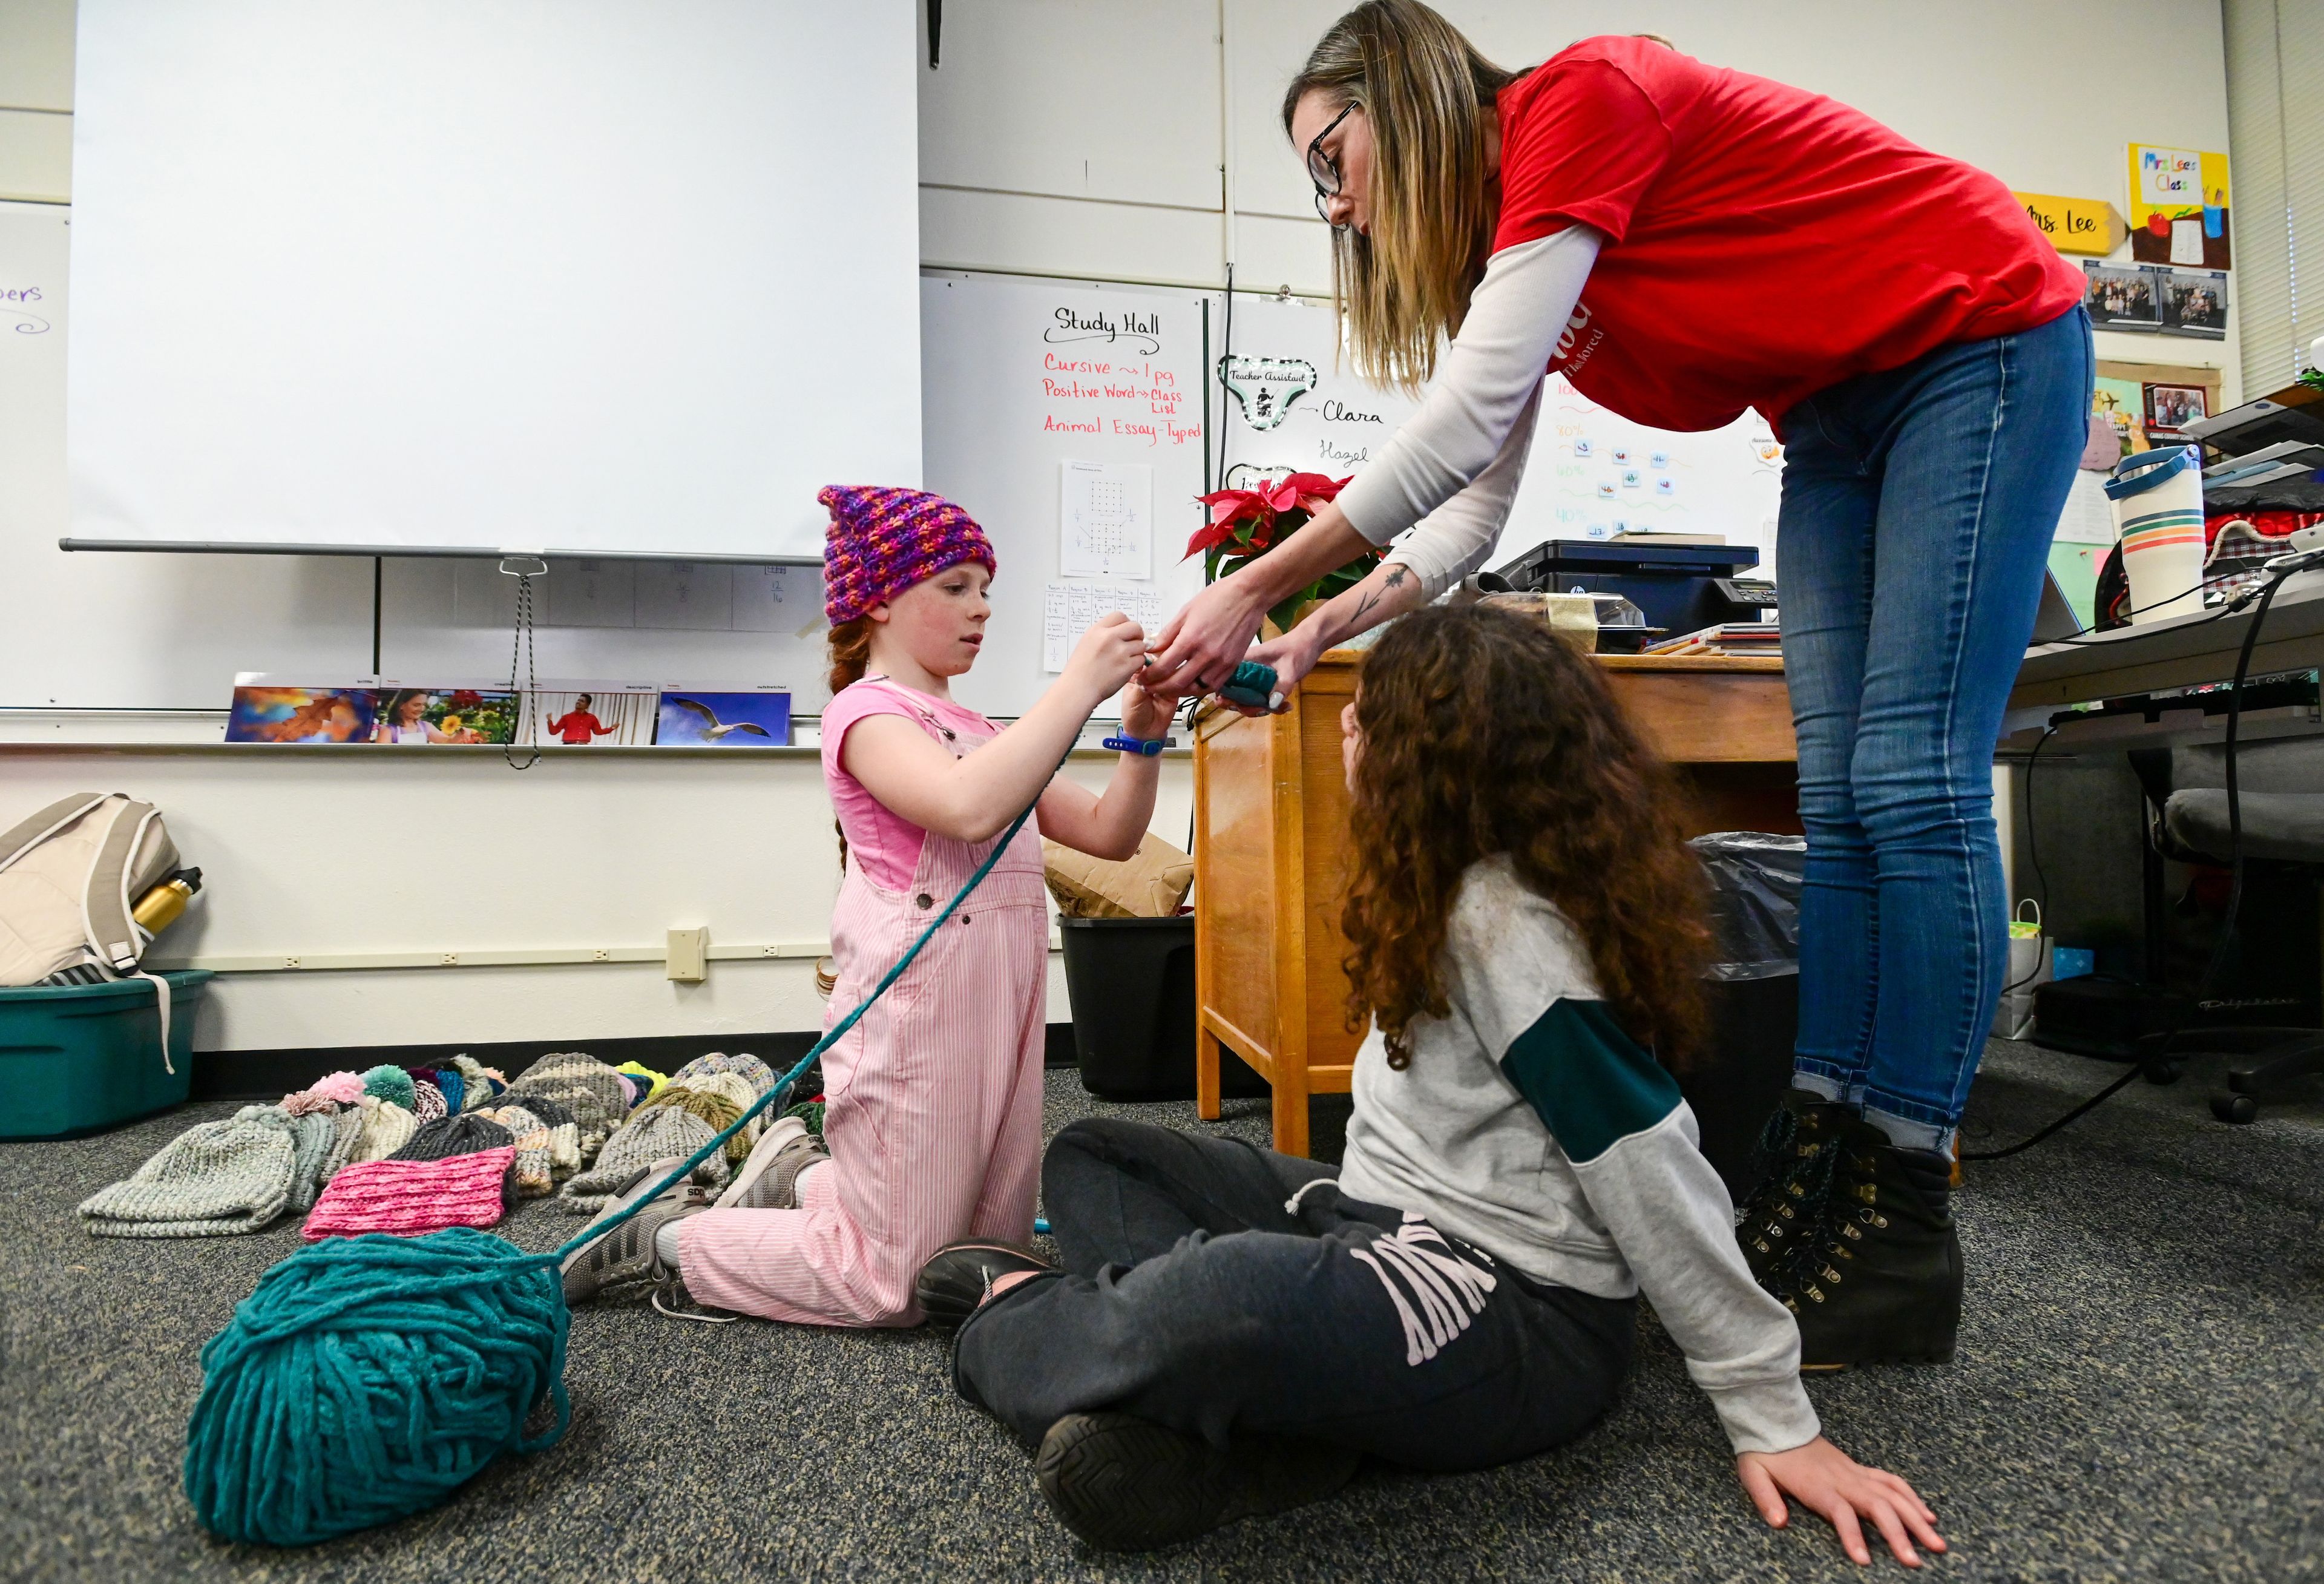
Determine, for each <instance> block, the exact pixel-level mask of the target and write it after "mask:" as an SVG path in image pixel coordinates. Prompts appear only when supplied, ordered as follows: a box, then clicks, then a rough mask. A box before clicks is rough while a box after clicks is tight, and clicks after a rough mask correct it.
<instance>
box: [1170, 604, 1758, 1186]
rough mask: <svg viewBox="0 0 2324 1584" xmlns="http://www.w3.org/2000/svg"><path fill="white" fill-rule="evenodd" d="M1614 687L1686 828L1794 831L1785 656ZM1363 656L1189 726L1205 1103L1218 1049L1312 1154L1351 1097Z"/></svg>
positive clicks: (1606, 663)
mask: <svg viewBox="0 0 2324 1584" xmlns="http://www.w3.org/2000/svg"><path fill="white" fill-rule="evenodd" d="M1598 662H1599V664H1600V665H1601V666H1603V667H1604V668H1605V669H1606V671H1607V673H1608V676H1607V679H1608V681H1609V682H1610V683H1611V684H1612V685H1613V687H1614V693H1615V695H1616V696H1617V697H1618V698H1619V699H1620V700H1621V701H1622V703H1623V705H1625V706H1626V707H1627V708H1628V709H1629V711H1630V712H1631V714H1632V716H1633V718H1634V719H1635V720H1637V723H1638V724H1639V725H1640V727H1641V728H1642V729H1643V730H1644V731H1645V732H1646V736H1647V738H1648V739H1649V740H1650V741H1652V742H1653V743H1654V744H1655V747H1656V748H1658V749H1660V750H1661V751H1662V752H1663V754H1664V755H1665V757H1666V758H1667V759H1669V760H1671V761H1672V762H1673V763H1674V764H1675V765H1677V766H1678V767H1679V769H1680V772H1681V774H1682V775H1683V777H1684V778H1685V779H1686V781H1687V783H1688V790H1689V792H1690V794H1691V802H1692V807H1691V808H1690V810H1689V818H1688V830H1689V832H1690V833H1701V832H1704V831H1726V830H1757V831H1786V832H1796V831H1797V830H1798V829H1799V828H1800V824H1799V806H1798V798H1797V794H1796V790H1795V778H1796V764H1795V760H1796V758H1797V754H1796V751H1795V750H1794V745H1793V741H1792V709H1791V699H1790V695H1788V694H1787V693H1786V692H1785V690H1784V665H1783V661H1782V660H1780V659H1777V658H1772V657H1751V658H1736V659H1715V658H1689V659H1664V658H1647V657H1644V656H1632V655H1601V656H1600V657H1598ZM1362 664H1363V655H1362V654H1361V653H1360V651H1356V650H1351V649H1333V651H1331V652H1330V653H1328V654H1326V655H1325V656H1324V657H1323V659H1322V661H1321V662H1319V663H1318V664H1317V666H1316V668H1315V669H1314V672H1312V673H1311V674H1310V675H1309V676H1308V677H1307V678H1306V680H1305V681H1304V682H1302V683H1301V684H1300V685H1299V686H1298V687H1297V689H1296V690H1295V691H1294V692H1293V694H1292V696H1291V700H1290V704H1289V707H1287V708H1286V710H1285V711H1284V712H1283V713H1282V714H1278V715H1272V716H1268V717H1265V718H1259V719H1254V718H1251V717H1248V716H1244V715H1240V714H1235V713H1234V712H1233V711H1231V710H1223V709H1218V708H1215V707H1213V709H1211V710H1209V711H1208V712H1206V713H1204V714H1200V715H1198V716H1197V717H1196V720H1195V723H1194V824H1195V825H1196V827H1197V829H1196V832H1195V837H1194V995H1195V1003H1196V1008H1197V1012H1196V1018H1195V1032H1194V1044H1195V1053H1194V1073H1195V1091H1194V1093H1195V1109H1196V1110H1197V1111H1199V1112H1200V1114H1201V1115H1203V1116H1204V1117H1209V1118H1216V1117H1217V1116H1218V1114H1219V1052H1220V1049H1221V1047H1222V1046H1223V1047H1225V1048H1226V1049H1229V1050H1231V1051H1233V1052H1234V1053H1235V1054H1237V1055H1239V1056H1240V1057H1241V1058H1242V1059H1243V1060H1244V1061H1246V1062H1248V1063H1250V1065H1251V1066H1252V1067H1253V1068H1254V1069H1255V1070H1256V1071H1257V1072H1258V1073H1259V1075H1260V1076H1261V1077H1263V1078H1265V1079H1266V1080H1267V1081H1268V1083H1270V1084H1271V1085H1272V1086H1273V1087H1274V1091H1275V1147H1276V1148H1277V1149H1279V1150H1281V1151H1283V1152H1284V1153H1285V1154H1286V1155H1299V1156H1304V1155H1305V1154H1306V1153H1307V1098H1308V1096H1309V1095H1311V1094H1344V1093H1346V1092H1347V1091H1348V1089H1349V1085H1350V1081H1351V1077H1352V1075H1353V1072H1354V1068H1353V1063H1354V1060H1355V1054H1356V1045H1357V1043H1358V1036H1357V1035H1356V1034H1354V1033H1352V1032H1351V1031H1350V1030H1349V1028H1348V1027H1347V975H1346V972H1345V971H1344V970H1342V967H1341V965H1340V964H1341V960H1342V958H1343V957H1345V956H1346V954H1347V950H1348V945H1347V940H1346V937H1345V936H1343V935H1341V933H1340V905H1341V897H1342V889H1343V888H1344V887H1345V885H1346V883H1347V842H1346V839H1345V838H1346V833H1347V828H1348V790H1347V786H1346V783H1345V781H1344V780H1343V779H1342V775H1341V769H1340V709H1341V706H1342V705H1345V704H1346V703H1347V702H1348V700H1349V699H1350V698H1351V696H1353V695H1354V693H1355V687H1356V677H1357V673H1358V671H1359V670H1360V668H1361V666H1362Z"/></svg>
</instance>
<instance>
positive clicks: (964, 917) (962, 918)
mask: <svg viewBox="0 0 2324 1584" xmlns="http://www.w3.org/2000/svg"><path fill="white" fill-rule="evenodd" d="M960 921H961V922H962V923H963V924H966V923H967V922H968V915H967V914H965V913H964V914H962V915H961V916H960Z"/></svg>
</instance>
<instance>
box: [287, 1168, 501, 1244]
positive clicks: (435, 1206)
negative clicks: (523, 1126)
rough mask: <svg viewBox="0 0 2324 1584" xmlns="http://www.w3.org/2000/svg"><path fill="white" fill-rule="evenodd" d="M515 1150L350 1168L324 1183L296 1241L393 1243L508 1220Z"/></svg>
mask: <svg viewBox="0 0 2324 1584" xmlns="http://www.w3.org/2000/svg"><path fill="white" fill-rule="evenodd" d="M515 1160H516V1147H515V1146H513V1145H507V1144H504V1145H502V1146H501V1147H499V1148H497V1149H486V1150H477V1151H472V1152H471V1153H469V1154H467V1155H456V1156H447V1158H445V1159H442V1160H428V1161H400V1160H384V1161H358V1162H357V1163H356V1164H355V1165H351V1166H349V1167H348V1168H347V1169H346V1171H344V1172H341V1173H340V1174H338V1175H337V1176H336V1177H334V1178H332V1179H331V1185H330V1186H329V1187H327V1188H326V1189H324V1190H323V1196H322V1198H321V1199H319V1200H318V1201H317V1202H316V1204H315V1213H314V1214H312V1215H310V1216H309V1217H308V1218H307V1224H306V1226H304V1227H303V1228H301V1229H300V1232H299V1236H300V1237H301V1238H303V1239H306V1240H307V1241H308V1242H309V1243H315V1242H319V1241H320V1240H321V1239H325V1238H328V1237H331V1236H333V1235H335V1234H336V1235H340V1236H351V1235H353V1234H355V1233H359V1232H388V1233H392V1234H393V1235H394V1236H396V1237H399V1238H410V1237H417V1236H419V1235H420V1233H423V1232H439V1231H442V1230H443V1229H445V1228H446V1227H490V1226H494V1225H497V1224H498V1223H499V1221H500V1219H501V1217H502V1216H503V1215H505V1214H507V1213H508V1205H509V1195H508V1192H507V1190H508V1182H509V1177H510V1174H511V1173H510V1168H511V1167H512V1165H513V1164H514V1162H515Z"/></svg>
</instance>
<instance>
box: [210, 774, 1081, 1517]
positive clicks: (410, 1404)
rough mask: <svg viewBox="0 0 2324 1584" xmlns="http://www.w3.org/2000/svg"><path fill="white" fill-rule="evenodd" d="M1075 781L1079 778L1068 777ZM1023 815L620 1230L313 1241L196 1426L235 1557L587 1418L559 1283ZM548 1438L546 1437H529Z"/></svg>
mask: <svg viewBox="0 0 2324 1584" xmlns="http://www.w3.org/2000/svg"><path fill="white" fill-rule="evenodd" d="M1061 768H1062V767H1061ZM1032 817H1033V810H1032V809H1031V808H1029V807H1028V808H1027V809H1026V810H1025V812H1024V813H1023V814H1020V815H1018V816H1017V820H1016V823H1015V824H1011V825H1010V827H1009V829H1008V831H1007V833H1005V834H1004V835H1002V837H1001V840H1000V841H998V842H996V843H993V847H992V851H991V852H990V853H989V854H987V855H986V857H985V860H984V861H983V862H982V864H980V865H978V866H977V869H976V872H975V873H973V874H972V875H970V876H969V877H968V882H967V884H965V885H964V886H962V887H961V889H960V892H959V894H958V895H957V896H955V897H954V898H953V899H952V900H951V901H950V902H947V903H946V904H945V908H944V911H943V912H941V913H939V914H937V915H936V918H935V919H934V920H933V921H932V922H931V923H930V924H929V925H928V926H927V929H925V930H923V931H922V932H921V934H920V935H919V938H918V939H917V940H915V941H914V942H913V943H912V944H911V948H910V949H909V950H908V951H907V952H906V953H904V954H903V955H902V956H901V957H900V958H899V959H897V962H896V965H895V966H894V967H892V968H890V969H889V970H888V972H886V973H885V974H884V975H882V976H881V980H880V982H879V983H878V984H876V985H874V986H873V987H872V989H871V994H870V995H868V996H865V997H864V998H863V999H862V1001H861V1002H859V1003H858V1004H857V1005H856V1007H855V1008H854V1009H853V1011H851V1012H849V1013H848V1014H847V1016H846V1017H844V1018H841V1019H840V1020H839V1022H838V1023H837V1024H835V1025H834V1026H833V1027H832V1029H831V1031H830V1032H829V1033H827V1034H825V1036H823V1037H822V1038H821V1039H819V1040H817V1041H816V1042H815V1045H814V1047H813V1048H812V1049H810V1050H809V1051H808V1052H807V1054H806V1055H804V1056H802V1057H800V1058H799V1060H798V1065H796V1066H794V1067H793V1068H792V1069H791V1070H790V1071H789V1072H788V1073H786V1074H785V1075H784V1076H783V1077H782V1078H781V1080H779V1082H776V1083H774V1084H773V1085H772V1086H770V1088H769V1089H768V1091H767V1092H766V1093H764V1094H762V1095H761V1096H760V1097H759V1099H758V1101H757V1102H756V1103H755V1104H753V1105H752V1107H751V1108H750V1109H749V1110H745V1111H744V1112H743V1113H742V1115H741V1116H740V1117H737V1118H736V1119H734V1120H733V1122H732V1123H731V1124H729V1125H728V1126H727V1127H726V1128H724V1130H723V1131H722V1132H720V1133H719V1135H718V1136H717V1137H715V1138H713V1139H711V1140H710V1141H709V1142H708V1143H707V1144H705V1145H704V1146H703V1147H701V1148H700V1149H697V1150H696V1151H695V1153H694V1154H693V1156H691V1157H690V1158H688V1159H687V1160H686V1161H685V1162H684V1163H683V1164H681V1165H678V1167H677V1169H676V1170H674V1171H672V1172H670V1173H669V1174H668V1175H667V1176H665V1177H664V1178H663V1179H662V1180H661V1182H660V1183H658V1184H656V1186H655V1188H654V1189H653V1191H652V1193H646V1194H643V1195H641V1196H640V1197H639V1198H638V1199H637V1201H636V1202H633V1203H632V1204H631V1205H630V1207H629V1208H628V1209H626V1210H624V1211H622V1213H621V1214H619V1215H617V1216H614V1217H613V1218H612V1219H611V1220H606V1221H604V1222H600V1223H597V1224H595V1225H593V1226H591V1227H590V1228H589V1229H586V1231H584V1232H583V1233H581V1234H580V1235H579V1236H577V1237H575V1238H573V1239H569V1240H568V1241H567V1242H566V1243H565V1244H563V1245H562V1246H560V1247H559V1248H557V1249H556V1250H555V1251H554V1252H552V1253H549V1254H527V1253H525V1252H524V1251H523V1250H522V1249H521V1248H517V1246H516V1245H515V1244H513V1243H511V1242H510V1241H508V1239H505V1238H498V1237H494V1236H493V1235H492V1234H491V1233H489V1232H480V1231H477V1230H476V1229H474V1228H470V1227H455V1228H452V1229H448V1230H446V1231H441V1232H430V1233H429V1234H427V1235H426V1236H425V1237H419V1238H394V1237H390V1236H388V1235H386V1234H384V1233H380V1232H367V1233H364V1235H362V1236H360V1237H355V1238H327V1239H323V1240H322V1241H321V1242H319V1243H314V1244H309V1246H307V1247H306V1248H301V1249H300V1250H299V1251H298V1252H297V1253H295V1254H293V1255H291V1257H289V1258H287V1259H284V1260H282V1261H281V1263H280V1264H277V1265H275V1266H273V1267H272V1268H271V1269H269V1270H268V1271H267V1273H266V1274H265V1275H263V1276H261V1277H260V1278H259V1280H258V1285H257V1287H256V1288H255V1289H254V1291H253V1292H252V1293H251V1294H250V1296H249V1297H247V1298H245V1299H244V1300H243V1301H242V1302H241V1303H238V1304H236V1305H235V1312H234V1318H233V1319H231V1320H229V1321H228V1322H226V1328H225V1329H224V1330H222V1331H219V1332H218V1334H217V1335H216V1336H215V1337H212V1338H211V1339H210V1340H209V1341H208V1342H207V1343H206V1344H204V1346H203V1348H202V1391H201V1395H200V1396H199V1397H198V1399H196V1401H195V1403H194V1411H193V1414H192V1415H191V1417H190V1418H189V1420H188V1421H187V1424H186V1460H185V1484H186V1498H187V1500H188V1501H189V1502H191V1503H192V1504H193V1508H194V1515H195V1516H196V1517H197V1518H198V1519H199V1520H200V1521H201V1524H202V1527H204V1528H205V1529H208V1531H209V1532H210V1533H213V1534H216V1535H217V1536H218V1537H219V1538H221V1539H224V1540H231V1541H238V1542H242V1543H256V1544H264V1545H310V1544H312V1543H315V1542H317V1541H321V1540H328V1539H331V1538H333V1537H334V1536H336V1535H340V1534H346V1533H352V1532H354V1531H355V1530H358V1529H367V1528H370V1527H372V1526H373V1525H374V1524H385V1523H389V1522H392V1520H394V1519H397V1518H401V1517H408V1516H410V1515H411V1514H414V1513H421V1512H425V1511H427V1510H428V1509H429V1508H430V1507H433V1506H438V1504H440V1503H442V1502H443V1501H445V1500H446V1499H447V1498H448V1497H450V1496H451V1495H452V1493H453V1492H454V1491H456V1490H457V1489H458V1488H459V1487H460V1486H461V1485H463V1484H465V1483H466V1481H467V1480H468V1479H470V1478H473V1477H475V1475H476V1474H477V1473H478V1472H479V1471H481V1470H482V1469H484V1466H485V1465H486V1464H488V1463H490V1462H491V1461H492V1460H493V1459H494V1458H496V1457H498V1456H499V1455H500V1454H501V1453H503V1452H504V1451H516V1452H532V1451H539V1450H541V1449H543V1448H545V1447H548V1446H550V1445H553V1444H554V1443H555V1442H556V1441H558V1438H560V1437H561V1436H563V1435H564V1433H565V1429H566V1425H567V1423H568V1422H569V1421H570V1419H571V1409H570V1406H569V1404H567V1400H566V1395H565V1339H566V1332H567V1327H568V1326H569V1324H570V1323H571V1319H572V1316H571V1314H570V1312H568V1311H567V1308H566V1306H565V1287H564V1283H563V1279H562V1278H561V1276H560V1275H559V1274H558V1266H560V1265H561V1264H562V1263H563V1261H564V1259H565V1257H567V1255H569V1254H571V1253H573V1252H574V1251H576V1249H579V1248H584V1247H586V1245H588V1244H589V1243H592V1242H594V1241H595V1240H596V1239H598V1238H600V1237H603V1236H605V1235H606V1234H608V1233H610V1232H612V1231H613V1229H615V1228H616V1227H619V1226H620V1225H621V1224H622V1222H624V1221H626V1220H629V1219H630V1218H631V1217H632V1216H634V1215H637V1214H639V1213H640V1212H641V1211H643V1210H644V1209H645V1208H646V1207H647V1205H648V1204H650V1202H652V1200H653V1199H654V1197H655V1196H656V1195H658V1194H659V1193H661V1191H662V1190H663V1189H665V1188H668V1187H669V1186H670V1185H671V1184H673V1183H678V1182H680V1181H683V1180H684V1178H685V1177H686V1175H687V1174H688V1173H689V1172H691V1171H693V1170H694V1168H695V1167H696V1166H698V1165H701V1164H702V1163H703V1162H704V1161H705V1160H707V1159H709V1158H710V1156H711V1155H712V1154H713V1153H714V1152H715V1151H717V1150H720V1149H724V1147H726V1141H727V1140H728V1139H730V1138H732V1137H733V1136H734V1135H735V1134H737V1133H739V1132H741V1131H742V1129H743V1128H746V1127H748V1126H749V1125H750V1123H751V1121H752V1119H753V1118H755V1117H757V1116H758V1115H759V1114H760V1113H761V1112H762V1111H764V1110H767V1109H768V1108H769V1107H770V1106H778V1105H781V1104H787V1103H788V1101H789V1097H790V1092H791V1090H792V1088H793V1086H794V1085H796V1084H797V1083H798V1080H799V1077H800V1075H801V1074H802V1073H805V1072H806V1071H807V1068H808V1067H809V1066H810V1065H812V1064H814V1063H815V1062H816V1060H817V1059H818V1058H819V1057H820V1056H821V1055H822V1054H823V1053H824V1052H825V1051H826V1050H828V1049H829V1048H830V1047H831V1046H832V1045H835V1044H836V1043H837V1042H838V1041H839V1040H840V1038H841V1037H842V1036H844V1035H845V1034H846V1033H847V1032H848V1030H850V1029H852V1028H853V1027H855V1025H856V1024H857V1023H858V1022H859V1021H861V1020H862V1017H863V1015H864V1014H865V1013H866V1012H868V1011H870V1010H871V1007H872V1004H873V1003H874V1002H876V1001H877V1000H879V999H880V998H881V996H883V995H885V994H887V993H888V990H889V987H890V986H891V985H893V984H894V983H895V982H896V981H897V980H899V979H900V978H902V977H903V973H904V971H905V970H906V969H907V968H909V967H910V966H911V965H912V961H913V959H914V958H916V957H918V955H919V954H920V951H921V949H922V948H923V947H925V946H926V945H927V944H928V942H929V941H931V940H933V939H934V938H935V937H936V931H937V930H939V929H941V928H942V927H943V926H945V923H946V922H947V921H949V920H950V919H951V917H952V916H953V914H954V911H955V910H957V909H958V908H959V907H960V905H961V904H962V903H963V902H964V901H966V900H967V899H968V897H969V893H970V892H972V891H973V890H975V889H976V888H977V887H978V886H979V885H981V884H982V883H983V880H984V877H985V876H986V875H988V874H990V873H991V871H992V866H993V865H994V864H995V863H996V862H998V861H1000V858H1001V854H1002V853H1003V852H1007V851H1008V849H1009V846H1010V843H1012V842H1014V841H1015V840H1016V839H1017V835H1018V833H1019V832H1020V831H1022V830H1023V829H1024V828H1025V822H1026V821H1027V820H1028V819H1030V818H1032ZM536 1416H539V1418H540V1419H541V1420H543V1421H544V1422H545V1423H542V1425H541V1428H540V1429H539V1431H537V1432H534V1433H533V1434H530V1435H527V1434H526V1433H525V1426H526V1425H527V1424H528V1423H531V1422H532V1421H533V1420H534V1419H535V1417H536Z"/></svg>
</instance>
